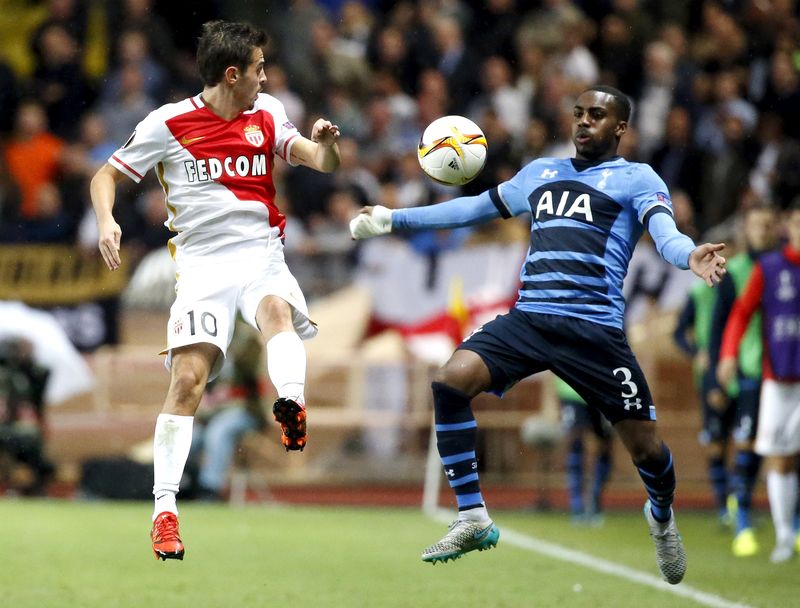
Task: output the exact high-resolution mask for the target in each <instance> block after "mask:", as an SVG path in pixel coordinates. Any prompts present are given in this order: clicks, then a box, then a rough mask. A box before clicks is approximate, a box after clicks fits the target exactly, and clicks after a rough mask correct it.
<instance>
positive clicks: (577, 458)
mask: <svg viewBox="0 0 800 608" xmlns="http://www.w3.org/2000/svg"><path fill="white" fill-rule="evenodd" d="M567 490H568V491H569V510H570V513H572V514H573V515H582V514H583V440H582V439H580V438H578V439H575V440H573V441H572V442H570V444H569V451H568V452H567Z"/></svg>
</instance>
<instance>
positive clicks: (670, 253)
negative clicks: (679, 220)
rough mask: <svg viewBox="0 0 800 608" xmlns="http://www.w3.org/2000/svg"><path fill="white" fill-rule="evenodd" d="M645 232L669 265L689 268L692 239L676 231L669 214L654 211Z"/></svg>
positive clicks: (673, 221)
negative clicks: (651, 238)
mask: <svg viewBox="0 0 800 608" xmlns="http://www.w3.org/2000/svg"><path fill="white" fill-rule="evenodd" d="M647 231H648V232H649V233H650V236H652V237H653V241H654V242H655V244H656V249H657V250H658V253H659V254H660V255H661V257H662V258H664V259H665V260H666V261H667V262H669V263H670V264H672V265H674V266H677V267H678V268H683V269H684V270H686V269H687V268H689V254H691V253H692V251H694V249H695V244H694V241H693V240H692V239H690V238H689V237H688V236H686V235H685V234H683V233H682V232H680V231H679V230H678V227H677V226H676V225H675V220H674V219H673V218H672V214H671V213H667V212H666V211H661V210H658V209H657V210H654V212H651V213H650V215H649V220H648V222H647Z"/></svg>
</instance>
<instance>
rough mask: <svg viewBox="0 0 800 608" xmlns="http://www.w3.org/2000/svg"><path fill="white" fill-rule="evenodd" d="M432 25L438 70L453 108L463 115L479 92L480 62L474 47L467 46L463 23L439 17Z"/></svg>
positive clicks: (442, 16)
mask: <svg viewBox="0 0 800 608" xmlns="http://www.w3.org/2000/svg"><path fill="white" fill-rule="evenodd" d="M431 26H432V33H433V39H434V42H435V44H436V50H437V52H438V55H437V63H436V68H437V69H438V70H439V71H440V72H441V73H442V75H443V76H444V77H445V79H446V80H447V88H448V91H449V92H450V103H451V106H450V109H451V111H452V112H454V113H456V114H463V113H464V112H465V111H466V109H467V106H468V104H469V102H470V100H471V99H472V98H473V97H475V95H477V93H478V74H477V72H476V69H475V67H476V66H477V64H478V59H477V57H476V56H475V54H474V51H473V50H472V48H471V47H470V46H469V45H467V44H465V42H464V33H463V30H462V26H461V24H460V23H459V22H458V21H457V20H456V19H455V18H454V17H451V16H445V15H441V16H437V17H436V18H435V19H434V20H433V23H432V24H431Z"/></svg>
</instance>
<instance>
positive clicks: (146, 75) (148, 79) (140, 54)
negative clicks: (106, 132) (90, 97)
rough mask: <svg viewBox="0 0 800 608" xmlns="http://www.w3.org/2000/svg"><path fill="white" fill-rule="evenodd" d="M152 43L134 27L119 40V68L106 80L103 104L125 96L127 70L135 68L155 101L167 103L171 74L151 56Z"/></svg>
mask: <svg viewBox="0 0 800 608" xmlns="http://www.w3.org/2000/svg"><path fill="white" fill-rule="evenodd" d="M149 45H150V42H149V39H148V37H147V33H146V32H144V31H142V30H138V29H133V28H130V27H128V28H126V29H124V30H123V31H122V32H120V34H119V37H118V38H117V39H116V47H117V49H119V50H118V52H117V61H118V63H117V66H116V67H115V68H113V69H112V70H110V72H109V74H108V75H107V77H106V78H105V82H104V84H103V90H102V100H101V101H102V102H103V103H112V104H113V103H114V101H115V100H117V99H120V98H121V97H122V86H123V83H122V80H123V78H124V77H125V68H126V67H127V66H135V67H136V68H137V69H138V70H139V72H140V73H141V75H142V80H143V84H142V91H143V92H144V94H145V95H146V96H147V97H149V98H150V99H152V100H153V101H155V102H158V103H163V102H164V101H166V98H167V87H168V77H169V74H168V72H167V70H166V68H165V67H164V66H162V65H161V64H160V63H158V62H157V61H156V60H155V59H154V58H153V57H152V56H151V55H150V46H149Z"/></svg>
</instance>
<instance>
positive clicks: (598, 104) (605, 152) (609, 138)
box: [572, 91, 628, 160]
mask: <svg viewBox="0 0 800 608" xmlns="http://www.w3.org/2000/svg"><path fill="white" fill-rule="evenodd" d="M627 127H628V123H627V122H625V121H624V120H620V119H619V118H618V117H617V114H616V104H615V103H614V98H613V97H611V95H609V94H607V93H601V92H599V91H586V92H585V93H583V94H582V95H581V96H580V97H578V101H576V102H575V107H574V108H573V110H572V142H573V143H574V144H575V150H577V155H576V157H577V158H579V159H582V160H605V159H607V158H611V157H612V156H614V155H616V153H617V145H618V144H619V138H620V137H622V134H623V133H624V132H625V129H626V128H627Z"/></svg>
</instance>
